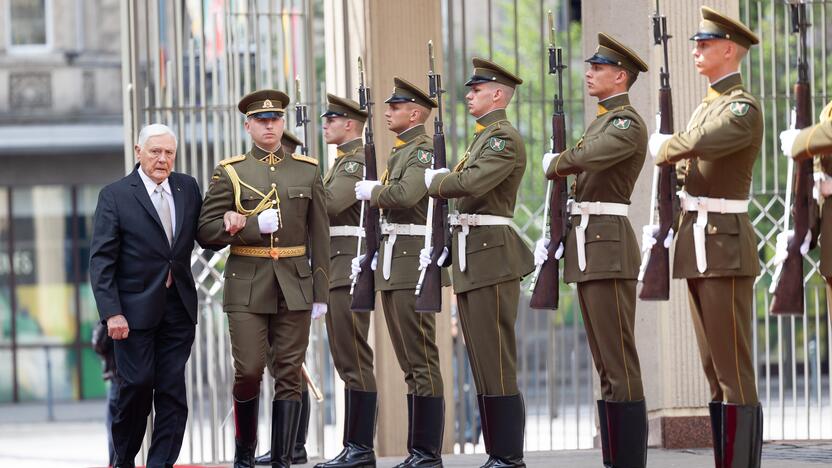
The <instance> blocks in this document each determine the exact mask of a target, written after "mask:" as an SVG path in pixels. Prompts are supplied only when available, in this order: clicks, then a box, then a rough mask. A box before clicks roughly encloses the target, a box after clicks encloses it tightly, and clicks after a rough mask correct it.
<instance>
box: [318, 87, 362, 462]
mask: <svg viewBox="0 0 832 468" xmlns="http://www.w3.org/2000/svg"><path fill="white" fill-rule="evenodd" d="M321 118H323V119H324V123H323V130H324V140H326V142H327V144H330V145H338V149H337V151H338V153H337V155H336V158H335V163H334V164H333V165H332V167H331V168H330V169H329V171H328V172H327V174H326V176H325V177H324V190H325V191H326V211H327V214H329V226H330V227H329V235H330V255H331V259H332V260H331V262H330V267H329V312H328V313H327V315H326V333H327V336H328V337H329V349H330V352H331V354H332V361H333V363H334V364H335V369H336V370H337V371H338V375H339V376H340V377H341V380H343V381H344V399H345V408H344V409H345V415H344V416H345V421H344V439H343V440H344V449H343V450H342V451H341V453H339V454H338V455H337V456H336V457H335V458H333V459H332V460H329V461H326V462H323V463H318V464H317V465H315V467H316V468H358V467H365V466H366V467H370V466H375V460H376V458H375V453H374V451H373V436H374V435H375V427H376V407H377V395H378V394H377V393H376V379H375V376H374V375H373V350H372V348H370V345H369V343H368V342H367V338H368V334H369V330H370V314H368V313H364V312H353V311H351V310H350V302H351V299H352V298H351V297H350V284H351V280H350V262H351V260H352V259H353V258H354V257H355V256H356V255H357V252H356V249H357V247H358V240H359V239H361V238H362V237H363V236H364V230H363V229H362V228H360V227H359V224H360V217H361V203H360V202H359V201H357V200H356V199H355V184H356V182H358V181H360V180H362V179H363V177H364V142H363V141H362V139H361V132H362V131H363V129H364V123H365V121H366V120H367V112H366V111H363V110H361V108H360V107H359V105H358V103H357V102H355V101H353V100H351V99H345V98H341V97H338V96H335V95H332V94H327V107H326V111H325V112H324V113H323V114H322V115H321Z"/></svg>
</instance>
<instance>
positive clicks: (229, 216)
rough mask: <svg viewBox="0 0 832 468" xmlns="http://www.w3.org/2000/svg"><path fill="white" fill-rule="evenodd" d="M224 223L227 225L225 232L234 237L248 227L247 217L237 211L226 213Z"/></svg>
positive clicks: (223, 218) (223, 216)
mask: <svg viewBox="0 0 832 468" xmlns="http://www.w3.org/2000/svg"><path fill="white" fill-rule="evenodd" d="M222 222H223V224H224V225H225V231H226V232H227V233H229V234H231V235H232V236H234V235H236V234H237V233H238V232H240V231H241V230H242V229H243V228H244V227H246V217H245V216H243V215H241V214H240V213H237V212H236V211H226V212H225V214H224V215H222Z"/></svg>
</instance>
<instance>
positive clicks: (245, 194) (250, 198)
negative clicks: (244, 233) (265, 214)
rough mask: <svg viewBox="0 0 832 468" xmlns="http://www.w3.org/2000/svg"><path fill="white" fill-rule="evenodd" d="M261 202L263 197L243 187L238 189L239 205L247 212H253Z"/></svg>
mask: <svg viewBox="0 0 832 468" xmlns="http://www.w3.org/2000/svg"><path fill="white" fill-rule="evenodd" d="M262 200H263V196H262V195H261V194H258V193H256V192H254V191H253V190H249V189H247V188H245V187H241V188H240V204H241V205H242V206H243V208H245V209H247V210H253V209H254V208H256V207H257V205H258V204H260V202H261V201H262Z"/></svg>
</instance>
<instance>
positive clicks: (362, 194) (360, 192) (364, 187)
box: [355, 180, 381, 201]
mask: <svg viewBox="0 0 832 468" xmlns="http://www.w3.org/2000/svg"><path fill="white" fill-rule="evenodd" d="M377 185H381V182H379V181H377V180H359V181H358V182H356V183H355V199H356V200H363V201H367V200H369V199H370V197H372V196H373V188H375V187H376V186H377Z"/></svg>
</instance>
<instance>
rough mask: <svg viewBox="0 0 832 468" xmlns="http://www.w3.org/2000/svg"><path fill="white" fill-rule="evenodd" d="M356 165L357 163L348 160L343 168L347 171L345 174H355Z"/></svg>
mask: <svg viewBox="0 0 832 468" xmlns="http://www.w3.org/2000/svg"><path fill="white" fill-rule="evenodd" d="M358 166H359V164H358V163H357V162H355V161H350V162H348V163H346V164H344V170H345V171H347V174H355V172H356V171H357V170H358Z"/></svg>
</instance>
